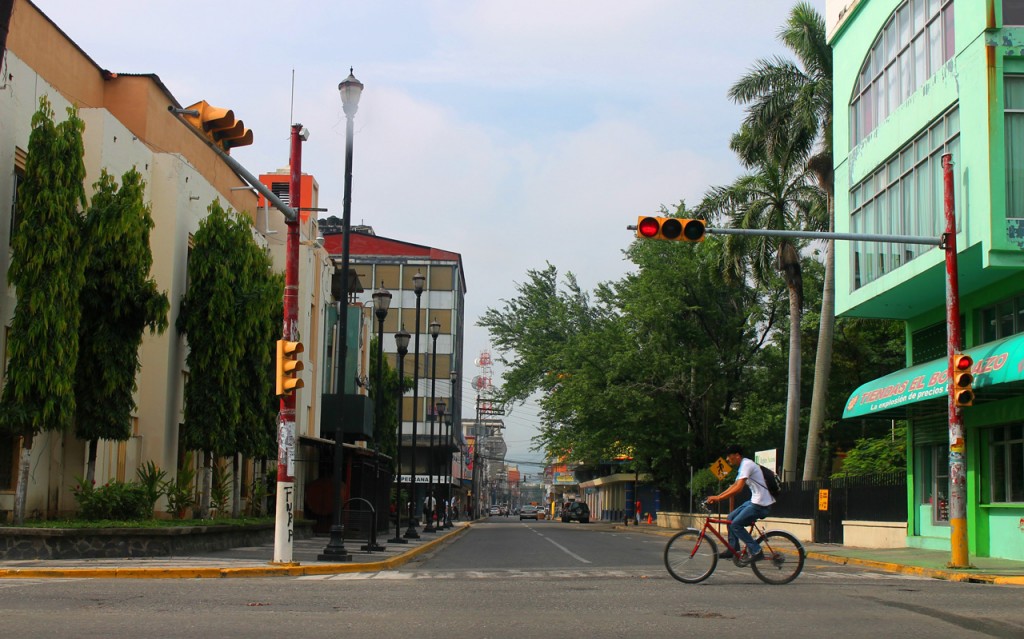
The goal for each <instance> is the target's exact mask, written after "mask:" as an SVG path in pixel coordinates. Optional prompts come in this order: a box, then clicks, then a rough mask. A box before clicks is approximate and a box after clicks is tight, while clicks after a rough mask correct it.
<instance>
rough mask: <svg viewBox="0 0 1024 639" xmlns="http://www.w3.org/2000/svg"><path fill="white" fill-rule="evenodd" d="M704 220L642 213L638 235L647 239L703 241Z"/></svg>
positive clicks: (638, 221)
mask: <svg viewBox="0 0 1024 639" xmlns="http://www.w3.org/2000/svg"><path fill="white" fill-rule="evenodd" d="M704 231H705V222H704V220H688V219H684V218H678V217H654V216H651V215H641V216H639V217H638V218H637V221H636V236H637V237H638V238H642V239H646V240H672V241H675V242H703V241H704Z"/></svg>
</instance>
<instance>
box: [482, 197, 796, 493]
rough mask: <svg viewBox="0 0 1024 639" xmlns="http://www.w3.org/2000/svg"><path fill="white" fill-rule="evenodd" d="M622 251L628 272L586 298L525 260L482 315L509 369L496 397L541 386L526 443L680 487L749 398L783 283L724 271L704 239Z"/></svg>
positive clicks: (521, 394) (567, 280) (522, 394)
mask: <svg viewBox="0 0 1024 639" xmlns="http://www.w3.org/2000/svg"><path fill="white" fill-rule="evenodd" d="M675 214H676V215H679V216H688V215H689V214H688V213H687V212H686V209H685V206H684V205H680V206H679V207H678V209H677V211H676V212H675ZM627 255H628V257H629V258H630V259H631V260H632V261H633V262H634V263H635V264H637V266H638V267H639V270H638V272H637V273H634V274H631V275H628V276H627V277H625V278H624V279H622V280H620V281H618V282H611V283H604V284H601V285H599V286H598V287H597V288H596V289H595V291H594V292H593V293H592V294H591V293H588V292H585V291H583V290H582V289H581V287H580V286H579V285H578V283H577V281H576V279H575V278H574V277H573V276H572V274H571V273H570V274H567V275H566V276H565V277H564V278H563V279H562V280H560V279H559V275H558V271H557V269H556V268H555V267H554V266H553V265H551V264H548V265H547V267H546V268H545V269H543V270H531V271H529V272H528V273H527V276H528V279H527V281H525V282H524V283H522V284H519V285H518V287H517V291H518V296H517V297H515V298H514V299H511V300H502V302H503V304H504V307H503V308H490V309H488V310H487V311H486V312H485V314H484V315H483V316H482V318H481V319H480V321H479V324H480V325H481V326H483V327H485V328H487V329H488V331H489V332H490V334H491V338H492V343H493V344H494V345H495V348H496V350H497V351H498V353H499V357H500V360H501V361H502V363H503V364H504V365H505V366H506V367H507V369H506V371H505V374H504V379H505V383H504V385H503V387H502V389H501V394H502V399H503V400H504V401H506V402H521V401H523V400H525V398H527V397H528V396H530V395H532V394H533V393H540V396H541V397H540V400H539V402H540V406H541V420H542V424H541V431H540V435H539V436H538V437H537V438H536V439H535V445H536V446H538V447H540V446H542V447H544V448H546V450H547V452H548V454H549V455H551V456H553V457H563V458H565V459H567V460H569V461H577V462H586V463H587V464H598V463H603V462H606V461H608V460H613V459H615V458H620V459H621V458H624V457H626V458H631V459H632V460H633V461H632V463H631V464H630V465H631V467H632V468H634V469H635V470H644V471H650V472H652V473H654V475H655V477H656V479H657V480H658V482H659V484H661V485H662V486H665V487H666V488H670V489H673V490H674V491H675V492H676V493H679V492H681V490H682V488H683V487H684V486H685V483H686V481H687V480H688V474H689V470H688V466H690V465H696V466H702V465H703V464H704V463H705V462H707V461H709V460H710V458H712V457H711V456H712V455H717V453H718V452H719V450H720V448H721V446H722V445H723V444H724V442H725V441H727V439H725V437H727V435H726V434H725V433H723V432H722V431H721V428H720V426H721V424H722V422H723V420H724V419H725V416H726V415H727V414H728V412H729V411H730V410H731V407H732V406H734V404H735V403H736V402H737V401H741V400H742V398H743V397H744V396H745V394H746V390H745V385H746V384H745V380H746V378H747V376H748V375H749V371H750V370H751V367H752V365H753V363H754V360H755V359H756V358H757V357H758V353H759V346H760V344H761V343H762V342H763V341H764V339H765V338H766V337H767V335H768V334H769V332H770V331H771V329H772V324H773V322H774V319H775V317H776V316H777V314H778V307H779V304H780V302H781V288H776V289H775V290H769V289H767V288H762V289H757V288H754V287H752V286H751V285H750V284H748V283H746V282H744V281H743V280H739V281H727V280H726V279H725V277H724V274H723V272H722V270H721V268H720V267H719V264H720V258H719V256H718V249H717V247H716V246H715V244H714V243H710V242H709V243H705V244H699V245H693V244H687V245H684V244H678V243H670V242H649V241H641V242H635V243H634V245H633V246H632V247H631V248H630V250H629V251H628V253H627Z"/></svg>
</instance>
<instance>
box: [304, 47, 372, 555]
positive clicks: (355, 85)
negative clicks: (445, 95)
mask: <svg viewBox="0 0 1024 639" xmlns="http://www.w3.org/2000/svg"><path fill="white" fill-rule="evenodd" d="M338 91H340V92H341V106H342V109H344V111H345V119H346V124H345V194H344V202H343V208H342V218H341V295H340V297H339V301H340V302H341V314H340V316H339V317H338V335H339V338H340V339H339V348H338V351H339V352H338V379H339V380H341V388H340V389H339V392H340V393H341V404H340V406H339V408H340V409H341V410H340V411H339V417H338V421H337V423H336V425H335V428H334V480H333V482H332V487H333V492H334V520H333V522H332V524H331V539H330V541H329V542H327V546H326V547H325V548H324V551H323V553H321V554H320V555H319V556H317V559H319V560H320V561H351V560H352V555H350V554H348V552H347V551H346V550H345V542H344V536H345V535H344V526H343V525H342V519H341V511H342V508H343V506H344V505H343V504H342V500H341V476H342V473H343V472H344V461H345V458H344V453H345V449H344V445H343V443H342V439H343V435H344V433H345V419H344V415H345V380H346V379H347V377H346V371H345V363H346V359H347V358H348V338H347V336H348V293H349V291H348V271H349V223H350V221H351V220H352V136H353V122H352V121H353V119H354V118H355V115H356V111H358V110H359V98H360V96H361V95H362V94H363V83H362V82H360V81H359V80H356V77H355V76H354V75H352V68H351V67H349V70H348V77H347V78H345V80H344V81H342V83H341V84H339V85H338ZM295 205H296V206H297V205H298V201H296V202H295Z"/></svg>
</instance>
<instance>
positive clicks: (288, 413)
mask: <svg viewBox="0 0 1024 639" xmlns="http://www.w3.org/2000/svg"><path fill="white" fill-rule="evenodd" d="M301 131H302V125H301V124H293V125H292V135H291V153H290V160H289V162H288V164H289V167H290V184H289V185H288V201H289V202H290V203H294V204H295V205H296V208H297V207H298V205H299V203H300V202H301V201H302V200H301V199H300V192H299V190H300V188H301V184H302V180H301V178H302V136H301ZM287 225H288V241H287V244H286V245H285V271H284V327H283V334H284V338H283V339H285V340H287V341H291V342H297V341H298V340H299V327H298V323H299V219H298V216H295V217H293V218H289V219H287ZM294 500H295V393H294V392H291V393H285V394H284V395H282V396H281V412H280V413H278V417H277V512H276V517H275V519H274V521H275V528H274V563H285V564H287V563H291V562H292V542H293V539H294V536H295V504H294Z"/></svg>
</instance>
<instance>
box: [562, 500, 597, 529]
mask: <svg viewBox="0 0 1024 639" xmlns="http://www.w3.org/2000/svg"><path fill="white" fill-rule="evenodd" d="M570 521H578V522H580V523H581V524H587V523H590V506H588V505H587V504H585V503H584V502H582V501H571V502H569V503H568V504H567V505H566V506H565V507H564V508H562V523H563V524H567V523H569V522H570Z"/></svg>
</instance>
